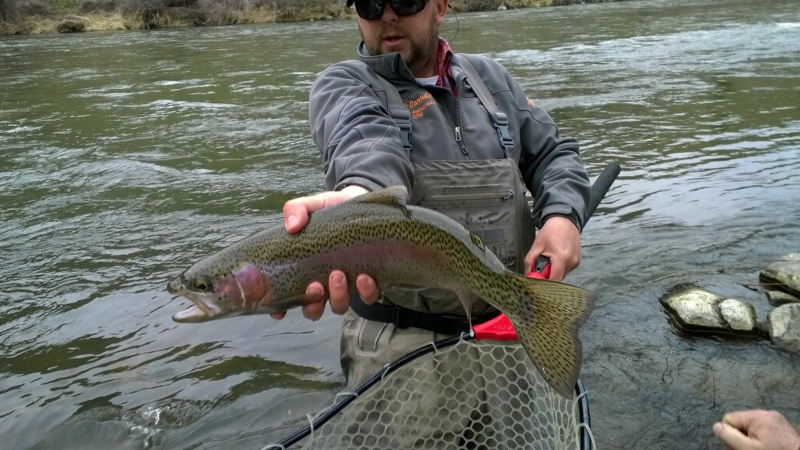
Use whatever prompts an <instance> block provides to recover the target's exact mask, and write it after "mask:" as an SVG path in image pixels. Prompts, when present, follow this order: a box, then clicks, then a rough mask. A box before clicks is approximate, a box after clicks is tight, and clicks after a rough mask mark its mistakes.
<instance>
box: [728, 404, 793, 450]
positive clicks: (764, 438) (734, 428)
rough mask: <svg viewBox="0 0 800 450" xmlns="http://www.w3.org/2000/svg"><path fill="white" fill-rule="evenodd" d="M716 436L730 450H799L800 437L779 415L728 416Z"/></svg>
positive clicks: (750, 412) (739, 413) (746, 413)
mask: <svg viewBox="0 0 800 450" xmlns="http://www.w3.org/2000/svg"><path fill="white" fill-rule="evenodd" d="M713 430H714V434H715V435H716V436H717V437H718V438H719V440H720V441H722V442H723V443H724V444H725V446H726V447H727V448H729V449H731V450H798V449H800V435H798V434H797V431H796V430H795V429H794V428H793V427H792V425H791V424H790V423H789V422H788V421H787V420H786V418H785V417H783V416H782V415H781V414H780V413H778V412H775V411H764V410H760V409H759V410H748V411H736V412H732V413H729V414H725V417H723V418H722V422H717V423H715V424H714V427H713Z"/></svg>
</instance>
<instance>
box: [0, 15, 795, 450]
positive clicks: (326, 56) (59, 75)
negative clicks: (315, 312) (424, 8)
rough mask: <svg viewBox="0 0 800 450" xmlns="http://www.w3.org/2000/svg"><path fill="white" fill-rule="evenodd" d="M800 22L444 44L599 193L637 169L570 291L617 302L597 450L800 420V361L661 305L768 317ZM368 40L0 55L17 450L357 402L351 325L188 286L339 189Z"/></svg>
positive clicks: (789, 202)
mask: <svg viewBox="0 0 800 450" xmlns="http://www.w3.org/2000/svg"><path fill="white" fill-rule="evenodd" d="M799 11H800V10H799V9H798V5H797V2H796V1H794V0H786V1H763V2H753V1H750V0H731V1H719V0H685V1H684V0H663V1H640V2H626V3H613V4H600V5H581V6H571V7H558V8H546V9H529V10H514V11H504V12H487V13H471V14H459V15H458V23H456V21H455V20H454V18H453V17H452V14H451V16H450V17H449V18H448V19H447V21H446V23H445V26H444V27H443V30H442V34H443V36H444V37H445V38H448V39H451V40H453V42H452V45H453V47H454V48H455V49H456V50H457V51H462V52H471V53H481V54H485V55H488V56H490V57H493V58H496V59H497V60H499V61H500V62H502V63H503V64H504V65H506V67H508V69H509V70H510V71H511V73H512V74H513V75H515V76H516V77H517V78H518V79H519V80H520V82H521V84H522V85H523V87H524V88H525V89H526V91H527V93H528V95H529V97H531V99H533V100H534V101H536V102H538V103H540V104H541V105H543V106H544V107H545V108H546V109H548V110H549V111H550V112H551V114H552V115H553V117H554V118H555V120H556V122H557V123H559V125H560V127H561V130H562V134H565V135H572V136H575V137H577V138H578V140H579V141H581V143H582V148H583V158H584V162H585V163H586V165H587V167H588V168H589V170H590V173H591V174H592V175H593V176H594V175H597V174H598V173H599V172H600V170H602V168H603V167H604V166H605V164H606V163H607V162H610V161H616V162H618V163H619V164H620V165H621V166H622V167H623V172H622V174H621V175H620V177H619V179H618V181H617V182H616V184H615V186H614V187H613V188H612V190H611V191H610V193H609V195H608V196H607V198H606V200H605V202H604V204H603V205H601V207H600V209H599V210H598V211H597V214H596V216H595V217H594V218H593V219H592V222H591V223H590V225H589V226H588V227H587V229H586V230H585V233H584V241H583V242H584V257H583V263H582V265H581V267H580V268H579V269H578V270H576V271H575V272H573V273H572V274H571V275H570V277H569V279H568V281H571V282H572V283H576V284H580V285H582V286H585V287H587V288H589V289H592V290H594V291H597V292H598V293H599V294H600V295H601V298H600V300H599V304H598V307H597V308H596V310H595V312H594V313H593V315H592V317H591V319H590V320H589V322H588V323H587V325H586V326H585V328H584V329H583V331H582V339H583V342H584V353H585V361H584V367H583V372H582V375H581V378H582V380H583V381H584V383H585V384H586V386H587V389H588V391H589V399H590V404H591V411H592V414H593V430H594V435H595V437H596V439H597V441H598V444H599V446H600V448H604V449H618V448H619V449H623V448H624V449H645V448H651V449H660V448H715V449H716V448H721V447H720V446H719V445H718V444H717V443H716V442H714V440H713V439H712V436H711V431H710V429H711V428H710V427H711V424H712V423H713V422H714V421H715V420H717V419H718V418H719V417H721V415H722V414H723V413H724V412H725V411H728V410H731V409H738V408H751V407H758V408H765V407H766V408H775V409H779V410H781V411H783V412H784V413H785V414H786V415H787V416H788V417H789V418H790V419H792V420H793V421H794V422H795V423H797V422H800V406H799V405H800V376H798V373H800V357H798V356H797V355H794V356H792V355H790V354H788V353H785V352H783V351H781V350H779V349H777V348H776V347H775V346H774V345H772V344H771V343H770V342H769V341H765V340H747V339H737V340H730V339H720V338H712V337H703V336H701V337H695V336H690V335H685V334H683V333H680V332H677V331H675V329H674V328H673V327H672V326H671V325H670V324H669V322H668V320H667V316H666V315H665V313H664V312H663V310H662V308H661V307H660V305H659V303H658V299H659V297H661V296H662V295H663V294H664V293H665V292H667V291H668V290H669V289H670V288H671V287H673V286H675V285H678V284H681V283H687V282H692V283H696V284H699V285H700V286H703V287H705V288H708V289H710V290H713V291H715V292H718V293H720V294H723V295H728V296H733V297H736V298H740V299H744V300H747V301H749V302H751V303H752V304H754V306H755V307H756V310H757V311H758V313H759V318H760V319H762V320H763V319H764V318H765V315H766V312H768V310H769V307H768V305H767V302H766V299H765V296H764V294H763V291H762V289H761V288H760V287H759V285H758V272H759V270H760V269H761V268H762V267H764V266H765V264H767V263H768V262H769V261H771V260H774V259H776V258H779V257H781V256H782V255H784V254H786V253H789V252H796V251H798V250H800V171H799V170H798V169H800V102H798V100H799V99H800V96H799V95H798V94H800V64H799V63H800V15H798V12H799ZM511 30H513V32H512V31H511ZM454 37H455V39H453V38H454ZM357 40H358V35H357V32H356V27H355V23H353V22H350V21H328V22H322V23H320V22H315V23H299V24H266V25H259V26H235V27H220V28H187V29H170V30H157V31H142V32H113V33H91V34H89V33H87V34H79V35H68V36H64V35H47V36H23V37H3V38H0V105H1V106H0V436H2V443H0V447H2V448H8V449H28V448H30V449H34V448H35V449H40V448H60V449H72V448H81V449H89V448H97V449H105V448H116V449H124V448H128V449H145V448H159V449H188V448H200V449H228V448H260V447H261V446H263V445H265V444H267V443H269V442H273V441H275V440H277V439H278V438H280V437H282V436H283V435H284V434H285V433H287V432H288V431H291V430H292V429H293V428H292V427H294V426H295V424H296V423H297V421H298V420H302V419H303V418H304V417H305V415H306V414H307V413H310V412H313V411H315V410H316V409H317V408H319V407H321V406H323V405H325V404H327V402H328V401H329V399H330V396H331V394H332V393H334V392H336V391H337V390H338V389H340V388H341V387H342V385H343V377H342V375H341V372H340V369H339V367H338V334H339V324H340V321H341V319H340V317H339V316H336V315H333V314H330V313H328V314H326V315H325V316H324V317H323V319H322V320H320V321H319V322H315V323H314V322H310V321H307V320H304V319H303V318H302V316H301V314H299V312H298V311H293V312H291V313H290V314H289V316H288V317H287V318H286V319H285V320H283V321H274V320H272V319H270V318H268V317H265V316H259V317H254V316H250V317H244V318H236V319H231V320H224V321H218V322H211V323H208V324H201V325H189V324H181V325H178V324H176V323H173V322H172V321H171V315H172V314H174V313H175V312H176V311H178V310H180V309H182V308H184V307H185V306H186V305H187V302H186V301H184V300H181V299H172V298H171V296H170V295H169V294H168V293H167V292H166V291H165V287H166V283H167V281H168V280H169V279H171V277H173V276H174V275H176V274H177V273H179V272H180V271H181V270H183V269H184V268H186V267H187V266H188V265H189V264H191V263H192V262H194V261H195V260H197V259H199V258H201V257H203V256H205V255H207V254H209V253H210V252H212V251H214V250H216V249H218V248H220V247H222V246H224V245H226V244H229V243H231V242H234V241H235V240H237V239H239V238H241V237H244V236H246V235H249V234H251V233H253V232H255V231H256V230H259V229H262V228H264V227H267V226H271V225H275V224H278V223H280V222H281V215H280V210H281V205H282V204H283V202H284V201H286V200H287V199H289V198H293V197H295V196H299V195H303V194H308V193H312V192H315V191H318V190H320V189H321V186H322V184H323V183H322V182H323V176H322V173H321V164H320V158H319V156H318V154H317V151H316V150H315V149H314V146H313V144H312V142H311V140H310V137H309V133H308V129H307V128H308V122H307V96H308V90H309V87H310V85H311V83H312V81H313V79H314V75H315V73H317V72H319V71H320V70H322V69H323V68H324V67H326V66H327V65H329V64H331V63H333V62H336V61H339V60H342V59H347V58H351V57H353V55H354V51H355V46H356V43H357Z"/></svg>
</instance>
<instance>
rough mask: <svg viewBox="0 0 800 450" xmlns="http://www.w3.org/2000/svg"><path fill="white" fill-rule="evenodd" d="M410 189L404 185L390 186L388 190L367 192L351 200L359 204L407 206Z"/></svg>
mask: <svg viewBox="0 0 800 450" xmlns="http://www.w3.org/2000/svg"><path fill="white" fill-rule="evenodd" d="M407 196H408V189H406V187H405V186H403V185H402V184H399V185H397V186H389V187H387V188H383V189H378V190H377V191H372V192H367V193H366V194H363V195H359V196H358V197H353V198H352V199H350V201H351V202H358V203H377V204H381V205H389V206H405V205H406V201H407V198H408V197H407Z"/></svg>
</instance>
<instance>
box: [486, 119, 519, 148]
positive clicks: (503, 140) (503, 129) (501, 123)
mask: <svg viewBox="0 0 800 450" xmlns="http://www.w3.org/2000/svg"><path fill="white" fill-rule="evenodd" d="M489 117H491V118H492V125H494V128H495V129H496V130H497V136H498V137H499V138H500V145H502V146H503V151H508V150H511V149H512V148H513V147H514V138H512V137H511V132H509V131H508V116H506V114H505V113H502V112H500V111H496V112H495V111H489ZM507 156H508V155H506V157H507Z"/></svg>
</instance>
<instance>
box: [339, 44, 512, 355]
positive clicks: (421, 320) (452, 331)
mask: <svg viewBox="0 0 800 450" xmlns="http://www.w3.org/2000/svg"><path fill="white" fill-rule="evenodd" d="M458 61H459V63H460V64H461V69H462V70H463V71H464V73H465V74H466V79H467V81H468V82H469V85H470V86H471V87H472V89H473V90H474V91H475V94H476V95H477V96H478V100H479V101H480V102H481V104H483V106H484V107H485V108H486V111H487V112H488V113H489V118H490V119H491V120H492V125H493V126H494V128H495V130H497V136H498V138H499V139H500V145H501V147H502V148H503V155H504V156H505V157H506V158H508V157H509V155H510V154H511V151H512V149H513V148H514V139H513V138H512V137H511V133H510V132H509V130H508V117H507V116H506V115H505V113H503V112H500V111H499V110H498V109H497V103H495V101H494V99H493V98H492V96H491V94H489V90H488V89H487V88H486V85H485V84H484V83H483V80H481V78H480V77H479V76H478V73H477V72H476V71H475V68H474V67H472V64H470V63H469V61H467V59H466V58H463V57H459V58H458ZM375 77H376V78H377V79H378V81H380V82H381V84H382V85H383V88H384V91H385V92H386V103H387V105H386V108H387V109H388V110H389V115H390V116H391V117H392V120H394V121H395V123H397V126H398V127H399V128H400V141H401V142H402V143H403V148H404V149H405V150H407V151H410V150H411V113H409V112H408V110H407V109H406V107H405V105H403V99H402V98H401V97H400V93H399V92H397V88H396V87H394V85H393V84H392V83H390V82H389V81H388V80H387V79H386V78H384V77H382V76H380V75H378V74H375ZM350 308H351V309H352V310H353V311H354V312H355V313H356V314H358V315H359V316H360V317H362V318H364V319H367V320H373V321H377V322H384V323H391V324H393V325H394V326H395V327H397V328H408V327H414V328H422V329H425V330H428V331H433V332H436V333H442V334H448V335H456V334H458V333H461V332H469V331H470V328H469V322H468V321H467V318H466V317H460V316H443V315H440V314H428V313H422V312H417V311H412V310H410V309H406V308H400V307H398V306H390V305H384V304H381V303H375V304H373V305H367V304H366V303H364V301H363V300H361V297H359V296H358V294H355V295H353V296H351V299H350ZM497 314H498V313H491V314H485V315H481V316H477V317H473V318H472V321H473V324H479V323H483V322H485V321H487V320H491V319H493V318H494V317H496V316H497ZM376 339H377V336H376ZM373 350H374V349H373Z"/></svg>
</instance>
